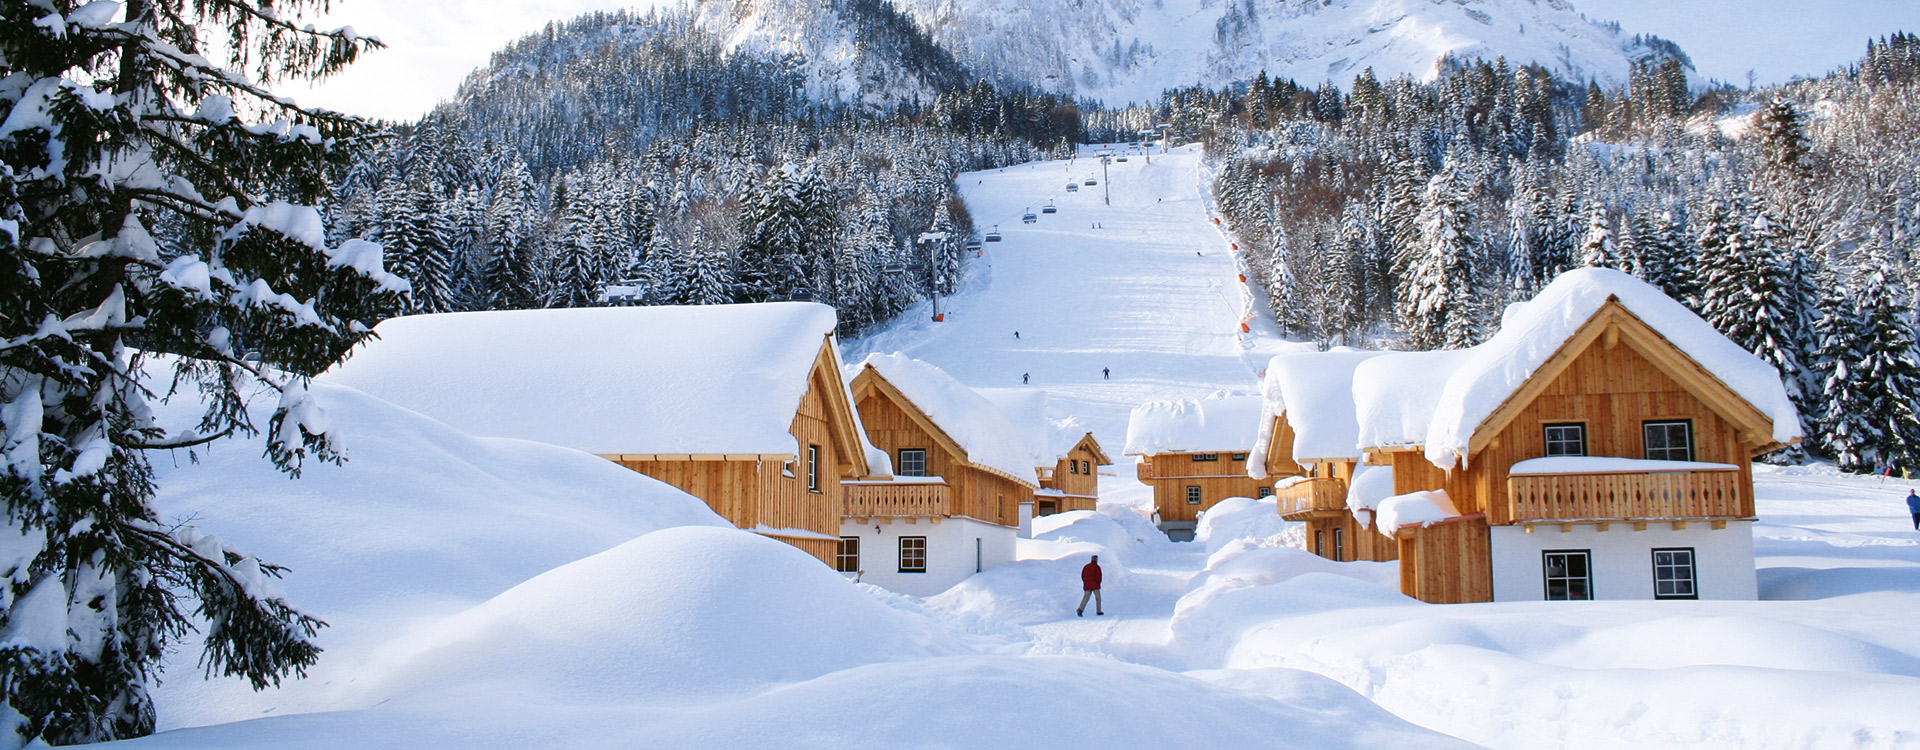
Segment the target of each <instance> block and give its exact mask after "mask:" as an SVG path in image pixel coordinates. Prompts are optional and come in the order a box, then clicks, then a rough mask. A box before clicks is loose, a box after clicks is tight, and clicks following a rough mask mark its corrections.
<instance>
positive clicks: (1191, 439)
mask: <svg viewBox="0 0 1920 750" xmlns="http://www.w3.org/2000/svg"><path fill="white" fill-rule="evenodd" d="M1260 409H1261V399H1260V397H1259V396H1228V397H1225V398H1208V399H1201V400H1199V401H1150V402H1148V403H1144V404H1141V405H1140V406H1138V407H1135V408H1134V410H1133V414H1132V415H1131V416H1130V417H1129V418H1128V419H1127V447H1126V450H1125V451H1123V452H1124V453H1125V454H1126V455H1129V456H1146V455H1153V454H1156V453H1192V452H1196V451H1219V452H1226V451H1244V450H1248V449H1249V446H1251V445H1253V441H1254V439H1255V438H1257V437H1258V436H1259V433H1260Z"/></svg>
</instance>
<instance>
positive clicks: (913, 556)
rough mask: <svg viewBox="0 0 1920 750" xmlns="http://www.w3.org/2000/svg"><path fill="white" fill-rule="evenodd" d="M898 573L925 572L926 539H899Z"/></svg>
mask: <svg viewBox="0 0 1920 750" xmlns="http://www.w3.org/2000/svg"><path fill="white" fill-rule="evenodd" d="M900 572H902V573H925V572H927V538H926V537H924V536H903V537H900Z"/></svg>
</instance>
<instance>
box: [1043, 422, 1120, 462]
mask: <svg viewBox="0 0 1920 750" xmlns="http://www.w3.org/2000/svg"><path fill="white" fill-rule="evenodd" d="M1047 440H1048V443H1047V452H1048V453H1050V454H1052V455H1053V457H1054V460H1056V461H1057V460H1059V459H1062V458H1066V457H1067V454H1069V453H1072V452H1073V448H1074V446H1076V445H1079V444H1080V441H1081V440H1092V441H1093V446H1092V447H1093V451H1094V454H1095V461H1096V463H1098V464H1100V465H1101V466H1106V465H1109V464H1112V463H1113V461H1112V460H1111V459H1109V458H1107V451H1106V448H1104V447H1102V446H1101V445H1100V441H1099V440H1098V439H1097V438H1095V437H1094V436H1093V429H1092V428H1089V427H1087V423H1085V422H1082V421H1080V418H1079V417H1062V418H1059V419H1049V420H1047Z"/></svg>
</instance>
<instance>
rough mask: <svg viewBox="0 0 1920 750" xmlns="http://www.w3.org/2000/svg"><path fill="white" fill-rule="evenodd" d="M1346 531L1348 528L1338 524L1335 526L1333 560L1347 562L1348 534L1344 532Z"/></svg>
mask: <svg viewBox="0 0 1920 750" xmlns="http://www.w3.org/2000/svg"><path fill="white" fill-rule="evenodd" d="M1345 531H1346V529H1343V528H1340V527H1338V526H1335V527H1333V561H1334V562H1346V559H1347V535H1346V534H1345V533H1344V532H1345Z"/></svg>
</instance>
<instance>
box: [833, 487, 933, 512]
mask: <svg viewBox="0 0 1920 750" xmlns="http://www.w3.org/2000/svg"><path fill="white" fill-rule="evenodd" d="M840 487H841V489H842V490H843V493H842V494H844V495H845V496H846V499H845V500H844V501H842V508H841V511H840V514H841V515H843V516H855V517H860V518H872V517H887V516H921V517H929V516H930V517H946V516H950V515H953V488H951V487H948V486H947V483H946V482H944V481H940V480H935V481H931V482H842V483H841V485H840Z"/></svg>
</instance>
